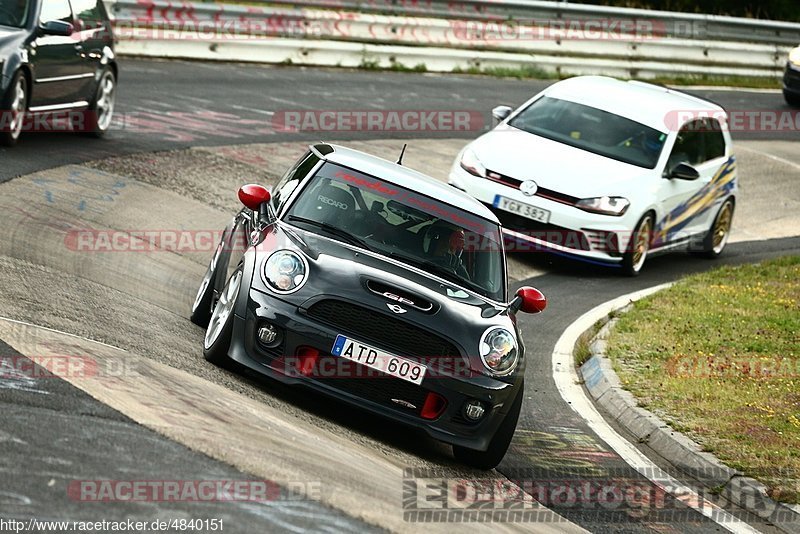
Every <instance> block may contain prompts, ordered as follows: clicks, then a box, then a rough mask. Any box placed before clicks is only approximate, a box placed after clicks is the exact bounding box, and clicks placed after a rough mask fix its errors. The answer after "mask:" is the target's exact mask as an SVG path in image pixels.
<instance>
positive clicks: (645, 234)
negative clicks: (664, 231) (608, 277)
mask: <svg viewBox="0 0 800 534" xmlns="http://www.w3.org/2000/svg"><path fill="white" fill-rule="evenodd" d="M653 226H654V217H653V214H652V213H646V214H645V215H644V216H643V217H642V218H641V219H639V222H638V223H636V229H635V230H634V231H633V235H632V236H631V241H630V243H629V244H628V250H627V252H625V254H624V255H623V256H622V272H623V274H625V275H627V276H639V273H641V272H642V267H644V262H645V260H646V259H647V253H648V252H649V251H650V242H651V241H652V239H653Z"/></svg>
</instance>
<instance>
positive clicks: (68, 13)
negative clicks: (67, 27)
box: [39, 0, 73, 24]
mask: <svg viewBox="0 0 800 534" xmlns="http://www.w3.org/2000/svg"><path fill="white" fill-rule="evenodd" d="M51 20H60V21H61V22H67V23H69V24H72V22H73V20H72V8H70V5H69V2H68V1H67V0H44V2H42V12H41V14H40V15H39V22H41V23H44V22H49V21H51Z"/></svg>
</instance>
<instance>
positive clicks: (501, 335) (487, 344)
mask: <svg viewBox="0 0 800 534" xmlns="http://www.w3.org/2000/svg"><path fill="white" fill-rule="evenodd" d="M480 353H481V361H482V362H483V365H485V366H486V368H487V369H488V370H489V372H491V373H492V374H493V375H497V376H503V375H507V374H509V373H511V372H512V371H513V370H514V369H515V368H516V367H517V361H518V359H519V351H518V350H517V338H516V337H514V334H512V333H511V332H509V331H508V330H506V329H505V328H500V327H495V328H490V329H489V330H487V331H486V332H485V333H484V334H483V337H482V338H481V344H480Z"/></svg>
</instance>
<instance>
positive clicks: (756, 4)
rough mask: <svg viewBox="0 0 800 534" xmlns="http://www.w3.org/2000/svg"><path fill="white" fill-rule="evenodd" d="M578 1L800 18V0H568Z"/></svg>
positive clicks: (579, 2) (798, 19)
mask: <svg viewBox="0 0 800 534" xmlns="http://www.w3.org/2000/svg"><path fill="white" fill-rule="evenodd" d="M568 1H569V2H570V3H575V4H594V5H606V6H620V7H639V8H645V9H660V10H664V11H684V12H687V13H711V14H714V15H731V16H734V17H752V18H759V19H772V20H789V21H800V0H568Z"/></svg>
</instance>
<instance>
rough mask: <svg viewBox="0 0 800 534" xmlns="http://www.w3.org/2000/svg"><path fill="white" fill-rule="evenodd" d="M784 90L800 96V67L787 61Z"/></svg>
mask: <svg viewBox="0 0 800 534" xmlns="http://www.w3.org/2000/svg"><path fill="white" fill-rule="evenodd" d="M783 90H784V91H786V92H787V93H791V94H793V95H795V96H797V97H800V67H794V66H793V65H792V64H791V63H786V71H785V72H784V74H783Z"/></svg>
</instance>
